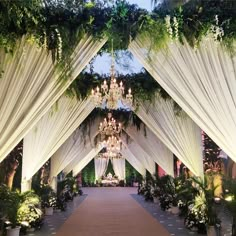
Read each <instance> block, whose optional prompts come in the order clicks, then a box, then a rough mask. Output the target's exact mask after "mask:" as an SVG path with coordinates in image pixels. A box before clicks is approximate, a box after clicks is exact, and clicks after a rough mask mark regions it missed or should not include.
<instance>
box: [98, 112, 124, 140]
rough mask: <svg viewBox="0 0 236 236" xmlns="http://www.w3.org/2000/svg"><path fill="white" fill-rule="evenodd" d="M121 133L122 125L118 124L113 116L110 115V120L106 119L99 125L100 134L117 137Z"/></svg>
mask: <svg viewBox="0 0 236 236" xmlns="http://www.w3.org/2000/svg"><path fill="white" fill-rule="evenodd" d="M120 131H121V123H119V124H117V123H116V120H115V119H114V118H113V117H112V114H111V113H110V112H109V113H108V119H106V118H104V121H103V122H101V123H100V125H99V133H100V134H102V135H106V136H108V135H115V134H119V133H120Z"/></svg>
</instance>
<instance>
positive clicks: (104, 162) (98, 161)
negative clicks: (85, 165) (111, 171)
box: [94, 158, 109, 180]
mask: <svg viewBox="0 0 236 236" xmlns="http://www.w3.org/2000/svg"><path fill="white" fill-rule="evenodd" d="M108 162H109V158H94V165H95V180H99V179H101V177H102V176H103V175H105V173H106V170H107V166H108Z"/></svg>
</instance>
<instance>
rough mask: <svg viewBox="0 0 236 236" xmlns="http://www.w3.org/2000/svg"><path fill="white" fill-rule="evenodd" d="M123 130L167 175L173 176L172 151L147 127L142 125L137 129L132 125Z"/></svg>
mask: <svg viewBox="0 0 236 236" xmlns="http://www.w3.org/2000/svg"><path fill="white" fill-rule="evenodd" d="M144 129H145V130H144ZM125 131H126V133H127V134H128V135H129V136H130V137H131V138H132V139H133V140H134V141H135V142H136V143H137V144H138V145H140V146H141V147H142V148H143V150H145V152H146V153H147V154H148V155H149V156H150V157H151V158H152V159H153V160H154V161H155V162H156V163H157V164H158V165H159V166H160V167H161V168H162V169H163V170H164V171H165V172H166V173H167V174H168V175H171V176H174V159H173V153H172V152H171V151H170V150H169V149H168V148H167V147H166V146H165V145H164V144H163V143H162V142H161V141H160V140H159V139H158V138H157V136H156V135H155V134H154V133H153V132H151V130H150V129H149V128H148V127H144V126H143V125H142V126H141V128H140V130H137V128H136V127H134V126H128V127H126V128H125ZM144 132H145V133H144Z"/></svg>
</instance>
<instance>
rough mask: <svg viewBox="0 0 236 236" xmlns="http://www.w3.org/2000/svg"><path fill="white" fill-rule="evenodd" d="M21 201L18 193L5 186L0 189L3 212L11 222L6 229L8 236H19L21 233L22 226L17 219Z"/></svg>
mask: <svg viewBox="0 0 236 236" xmlns="http://www.w3.org/2000/svg"><path fill="white" fill-rule="evenodd" d="M20 201H21V198H20V194H19V193H18V192H16V191H11V190H10V189H9V188H8V187H7V186H5V185H2V186H1V187H0V202H1V212H2V214H3V215H4V216H5V219H6V220H8V221H9V226H8V227H7V228H6V230H7V236H18V235H19V233H20V225H19V222H18V218H17V217H18V215H17V214H18V209H19V206H20Z"/></svg>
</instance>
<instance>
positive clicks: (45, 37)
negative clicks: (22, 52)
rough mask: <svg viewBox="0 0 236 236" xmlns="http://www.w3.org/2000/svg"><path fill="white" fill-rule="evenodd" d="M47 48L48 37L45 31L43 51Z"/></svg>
mask: <svg viewBox="0 0 236 236" xmlns="http://www.w3.org/2000/svg"><path fill="white" fill-rule="evenodd" d="M46 48H47V35H46V32H45V31H43V49H46Z"/></svg>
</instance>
